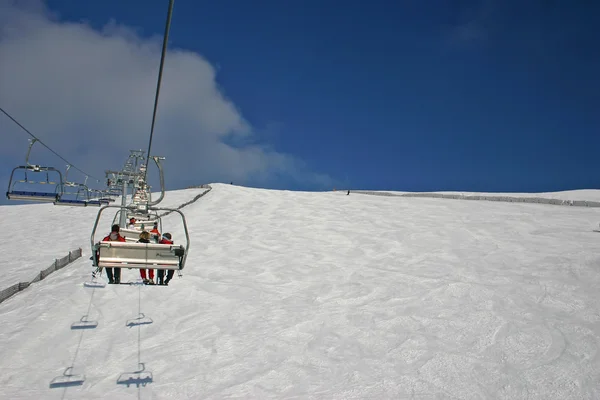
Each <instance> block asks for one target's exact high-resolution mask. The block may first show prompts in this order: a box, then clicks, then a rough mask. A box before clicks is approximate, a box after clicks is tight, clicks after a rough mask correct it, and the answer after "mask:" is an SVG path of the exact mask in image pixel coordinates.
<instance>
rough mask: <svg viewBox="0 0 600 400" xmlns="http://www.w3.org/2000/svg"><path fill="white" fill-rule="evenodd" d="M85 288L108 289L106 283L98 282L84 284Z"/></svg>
mask: <svg viewBox="0 0 600 400" xmlns="http://www.w3.org/2000/svg"><path fill="white" fill-rule="evenodd" d="M83 286H85V287H89V288H103V287H106V283H104V282H98V281H90V282H84V283H83Z"/></svg>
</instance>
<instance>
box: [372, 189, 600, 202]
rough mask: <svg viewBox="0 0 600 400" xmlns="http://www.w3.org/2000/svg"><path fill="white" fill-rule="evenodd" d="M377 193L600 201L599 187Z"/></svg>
mask: <svg viewBox="0 0 600 400" xmlns="http://www.w3.org/2000/svg"><path fill="white" fill-rule="evenodd" d="M374 192H375V193H391V194H396V195H403V194H411V193H437V194H443V195H461V196H492V197H529V198H532V197H533V198H541V199H555V200H564V201H578V200H580V201H581V200H583V201H600V190H598V189H578V190H565V191H562V192H534V193H512V192H457V191H441V192H400V191H389V190H385V191H384V190H380V191H374Z"/></svg>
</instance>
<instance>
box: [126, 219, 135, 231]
mask: <svg viewBox="0 0 600 400" xmlns="http://www.w3.org/2000/svg"><path fill="white" fill-rule="evenodd" d="M127 229H135V218H133V217H131V218H130V219H129V225H127Z"/></svg>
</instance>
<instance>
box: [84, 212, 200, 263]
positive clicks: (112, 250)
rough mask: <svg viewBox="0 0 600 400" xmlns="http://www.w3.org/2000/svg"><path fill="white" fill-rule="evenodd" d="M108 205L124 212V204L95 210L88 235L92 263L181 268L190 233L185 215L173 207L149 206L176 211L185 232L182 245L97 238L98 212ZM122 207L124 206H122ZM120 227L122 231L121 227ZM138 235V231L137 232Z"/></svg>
mask: <svg viewBox="0 0 600 400" xmlns="http://www.w3.org/2000/svg"><path fill="white" fill-rule="evenodd" d="M107 208H120V209H121V212H127V210H126V209H127V207H122V206H116V205H114V206H113V205H108V206H103V207H102V208H100V210H99V211H98V215H97V217H96V222H95V223H94V227H93V230H92V235H91V237H90V244H91V249H92V254H94V255H98V257H96V256H94V257H93V258H92V259H93V264H92V265H93V266H94V267H100V268H137V269H159V270H182V269H183V268H184V267H185V261H186V258H187V255H188V252H189V248H190V237H189V233H188V229H187V222H186V220H185V215H184V214H183V213H182V212H181V211H179V210H176V209H169V208H152V211H170V212H172V213H173V212H174V213H177V214H179V216H180V217H181V220H182V222H183V228H184V232H185V241H186V244H185V246H184V245H176V244H157V243H137V242H136V243H132V242H102V241H100V242H96V241H95V240H96V239H95V235H96V230H97V228H98V222H99V220H100V216H101V214H102V212H103V211H104V210H106V209H107ZM123 208H125V210H123ZM120 231H123V229H121V230H120ZM138 235H139V232H138Z"/></svg>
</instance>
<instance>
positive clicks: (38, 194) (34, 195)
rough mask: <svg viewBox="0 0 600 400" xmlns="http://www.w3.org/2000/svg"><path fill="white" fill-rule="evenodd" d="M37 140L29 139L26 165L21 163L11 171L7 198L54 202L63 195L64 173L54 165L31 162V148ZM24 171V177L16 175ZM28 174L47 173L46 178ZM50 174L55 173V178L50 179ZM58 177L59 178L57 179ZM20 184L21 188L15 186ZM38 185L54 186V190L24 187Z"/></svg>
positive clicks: (44, 186)
mask: <svg viewBox="0 0 600 400" xmlns="http://www.w3.org/2000/svg"><path fill="white" fill-rule="evenodd" d="M35 142H37V139H30V140H29V149H28V150H27V155H26V156H25V165H20V166H17V167H15V168H13V170H12V172H11V173H10V178H9V180H8V189H7V191H6V198H7V199H9V200H25V201H36V202H45V203H53V202H55V201H56V200H57V199H59V198H60V196H61V194H62V193H61V188H62V182H63V178H62V174H61V173H60V171H59V170H57V169H56V168H53V167H42V166H40V165H33V164H30V163H29V155H30V154H31V148H32V147H33V145H34V144H35ZM17 171H23V178H22V179H19V178H18V174H17V176H15V172H17ZM28 174H36V175H35V176H40V175H45V177H46V179H45V180H44V179H38V180H35V179H34V180H31V179H29V175H28ZM50 174H52V175H53V178H54V179H50ZM56 178H57V179H56ZM16 186H18V187H19V189H16V188H15V187H16ZM32 187H36V188H37V189H42V187H43V188H44V189H46V188H47V187H52V190H25V189H24V188H32Z"/></svg>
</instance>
